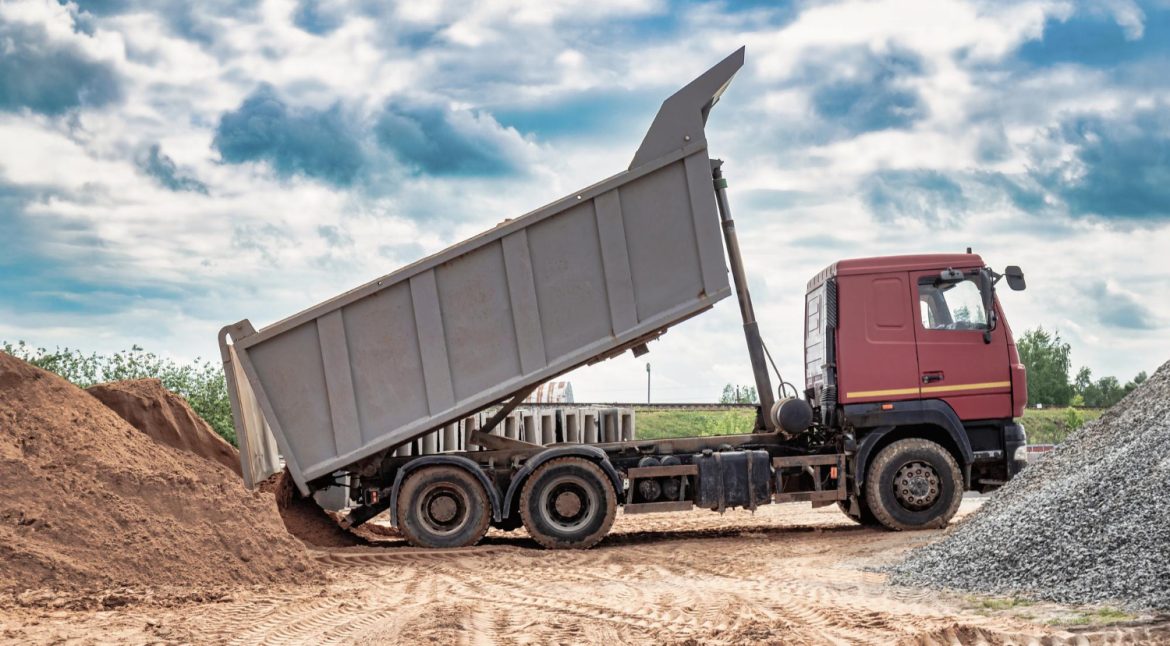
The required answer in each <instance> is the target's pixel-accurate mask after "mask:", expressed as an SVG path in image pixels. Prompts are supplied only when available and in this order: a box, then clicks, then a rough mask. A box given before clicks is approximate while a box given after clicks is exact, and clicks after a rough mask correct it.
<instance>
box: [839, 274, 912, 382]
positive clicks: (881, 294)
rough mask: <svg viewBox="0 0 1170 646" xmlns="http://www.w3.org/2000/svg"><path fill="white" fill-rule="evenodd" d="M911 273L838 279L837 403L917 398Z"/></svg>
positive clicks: (842, 277)
mask: <svg viewBox="0 0 1170 646" xmlns="http://www.w3.org/2000/svg"><path fill="white" fill-rule="evenodd" d="M910 282H911V281H910V274H908V273H906V272H889V273H882V274H866V275H858V276H841V277H840V278H839V279H838V288H837V292H838V296H839V297H838V299H837V301H838V308H839V310H840V316H839V320H838V328H837V378H838V384H839V385H838V399H839V401H840V402H841V403H842V404H859V403H863V402H875V401H896V400H913V399H918V398H919V396H920V395H919V392H918V389H919V388H918V357H917V355H916V354H915V352H914V350H915V345H916V342H915V338H914V327H915V324H914V316H916V314H915V312H914V310H913V309H912V307H911V304H910V300H911V299H909V298H907V294H909V293H911V292H910V290H911V287H910V285H909V283H910Z"/></svg>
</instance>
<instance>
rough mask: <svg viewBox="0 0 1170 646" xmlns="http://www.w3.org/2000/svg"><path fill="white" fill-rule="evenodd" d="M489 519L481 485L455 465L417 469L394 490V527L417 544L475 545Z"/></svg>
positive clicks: (482, 534)
mask: <svg viewBox="0 0 1170 646" xmlns="http://www.w3.org/2000/svg"><path fill="white" fill-rule="evenodd" d="M491 519H492V513H491V502H490V501H489V500H488V496H487V492H486V491H484V488H483V485H482V484H480V482H479V480H477V479H476V477H475V476H474V475H472V474H470V473H468V472H467V471H466V470H465V469H461V468H459V467H453V466H449V465H439V466H433V467H426V468H422V469H419V470H418V471H415V472H414V473H412V474H410V475H409V476H408V477H407V478H406V482H403V483H402V488H401V489H400V490H399V491H398V529H399V530H400V531H401V532H402V535H403V536H405V537H406V540H408V541H410V544H411V545H415V546H417V547H467V546H469V545H475V544H476V543H478V542H479V539H481V538H483V536H484V534H486V533H487V528H488V523H489V522H491Z"/></svg>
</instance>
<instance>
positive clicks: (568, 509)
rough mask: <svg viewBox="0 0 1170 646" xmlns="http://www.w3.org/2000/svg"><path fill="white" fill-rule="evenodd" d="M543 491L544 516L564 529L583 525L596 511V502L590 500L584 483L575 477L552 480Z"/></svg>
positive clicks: (571, 529)
mask: <svg viewBox="0 0 1170 646" xmlns="http://www.w3.org/2000/svg"><path fill="white" fill-rule="evenodd" d="M545 492H546V493H545V494H544V496H543V498H544V505H543V508H544V516H545V518H546V519H548V521H549V522H550V523H551V524H553V525H556V526H558V527H560V528H561V529H562V530H564V531H574V530H575V529H576V528H578V527H581V526H583V525H584V524H586V523H588V522H589V520H590V519H591V518H593V516H594V514H595V513H596V509H595V508H596V504H595V503H594V502H593V501H592V500H591V497H590V495H589V492H588V490H587V489H586V485H585V483H583V482H582V481H581V480H579V479H578V478H576V477H566V478H561V479H559V480H557V481H554V482H553V483H552V484H551V486H550V487H549V488H548V489H546V490H545Z"/></svg>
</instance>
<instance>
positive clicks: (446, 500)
mask: <svg viewBox="0 0 1170 646" xmlns="http://www.w3.org/2000/svg"><path fill="white" fill-rule="evenodd" d="M458 508H459V506H458V505H457V504H455V500H454V499H452V498H451V497H450V496H437V497H435V498H434V500H432V501H431V504H430V508H429V509H428V510H427V511H428V512H429V513H430V516H431V518H434V519H435V520H436V521H438V522H440V523H449V522H451V520H452V519H454V518H455V514H456V513H457V512H458Z"/></svg>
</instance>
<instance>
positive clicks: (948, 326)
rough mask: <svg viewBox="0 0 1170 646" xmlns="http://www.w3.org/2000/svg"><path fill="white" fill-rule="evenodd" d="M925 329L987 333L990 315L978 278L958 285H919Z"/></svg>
mask: <svg viewBox="0 0 1170 646" xmlns="http://www.w3.org/2000/svg"><path fill="white" fill-rule="evenodd" d="M918 301H919V305H920V310H921V313H922V327H924V328H926V329H927V330H986V329H987V312H985V311H984V309H983V297H982V295H981V294H980V293H979V283H978V282H977V280H976V278H975V277H974V276H971V277H968V278H965V279H963V280H962V281H959V282H957V283H949V284H947V283H944V284H938V283H937V281H936V280H935V279H934V278H921V279H919V281H918Z"/></svg>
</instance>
